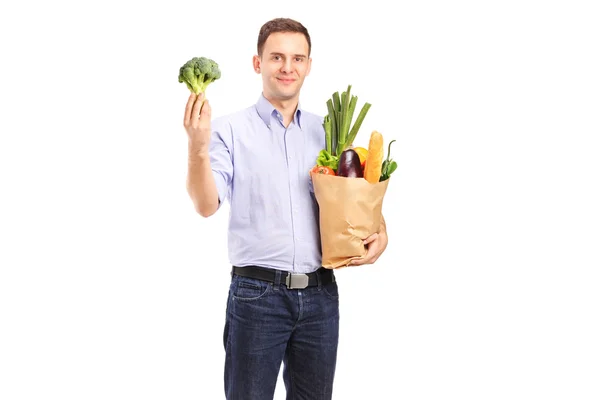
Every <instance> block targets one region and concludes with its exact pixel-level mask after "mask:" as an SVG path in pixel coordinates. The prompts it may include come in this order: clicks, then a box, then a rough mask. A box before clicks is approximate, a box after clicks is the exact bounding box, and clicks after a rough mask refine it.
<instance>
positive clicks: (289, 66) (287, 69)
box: [281, 58, 293, 72]
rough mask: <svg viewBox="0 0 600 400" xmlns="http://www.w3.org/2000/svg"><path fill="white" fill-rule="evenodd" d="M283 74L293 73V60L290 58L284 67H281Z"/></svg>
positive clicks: (284, 63)
mask: <svg viewBox="0 0 600 400" xmlns="http://www.w3.org/2000/svg"><path fill="white" fill-rule="evenodd" d="M281 68H282V71H283V72H291V71H292V68H293V67H292V60H291V59H290V58H288V59H287V60H285V61H284V62H283V66H282V67H281Z"/></svg>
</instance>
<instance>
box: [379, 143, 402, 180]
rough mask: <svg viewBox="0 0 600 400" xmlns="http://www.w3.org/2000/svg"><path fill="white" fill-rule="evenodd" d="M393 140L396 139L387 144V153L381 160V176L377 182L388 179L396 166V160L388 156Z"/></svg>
mask: <svg viewBox="0 0 600 400" xmlns="http://www.w3.org/2000/svg"><path fill="white" fill-rule="evenodd" d="M395 141H396V139H394V140H392V141H391V142H390V144H389V145H388V155H387V158H386V159H385V160H384V161H383V164H382V165H381V176H380V177H379V182H382V181H385V180H386V179H389V178H390V175H392V172H394V171H395V170H396V168H398V164H397V163H396V161H394V160H393V159H391V158H390V151H391V149H392V143H394V142H395Z"/></svg>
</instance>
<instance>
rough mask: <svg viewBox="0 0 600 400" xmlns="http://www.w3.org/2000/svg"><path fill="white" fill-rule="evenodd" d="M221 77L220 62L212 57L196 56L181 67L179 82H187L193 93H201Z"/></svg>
mask: <svg viewBox="0 0 600 400" xmlns="http://www.w3.org/2000/svg"><path fill="white" fill-rule="evenodd" d="M220 77H221V70H220V69H219V64H217V63H216V62H215V61H213V60H211V59H210V58H206V57H194V58H192V59H191V60H189V61H188V62H186V63H185V64H183V66H182V67H181V68H179V82H180V83H181V82H185V84H186V86H187V87H188V89H190V91H191V92H192V93H195V94H199V93H203V92H204V91H205V90H206V87H207V86H208V85H209V84H211V83H212V82H214V81H216V80H217V79H219V78H220Z"/></svg>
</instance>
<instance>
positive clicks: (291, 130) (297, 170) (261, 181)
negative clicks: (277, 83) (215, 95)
mask: <svg viewBox="0 0 600 400" xmlns="http://www.w3.org/2000/svg"><path fill="white" fill-rule="evenodd" d="M322 123H323V118H322V117H320V116H318V115H316V114H312V113H309V112H307V111H305V110H302V109H301V108H300V105H298V108H297V110H296V113H295V115H294V119H293V121H292V122H291V123H290V125H289V126H288V128H287V129H286V128H285V126H284V125H283V117H282V116H281V114H280V113H279V112H278V111H277V110H276V109H275V107H273V105H271V103H270V102H269V101H268V100H267V99H266V98H265V97H264V96H263V95H262V94H261V95H260V97H259V99H258V101H257V103H256V104H254V105H252V106H250V107H248V108H246V109H244V110H241V111H239V112H236V113H233V114H230V115H226V116H222V117H219V118H216V119H215V120H213V121H212V139H211V145H210V161H211V166H212V170H213V175H214V177H215V182H216V184H217V190H218V193H219V202H220V203H219V208H220V207H221V205H222V204H223V202H224V201H226V200H228V201H229V203H230V215H229V229H228V252H229V261H230V262H231V264H232V265H237V266H247V265H258V266H262V267H268V268H275V269H280V270H284V271H293V272H300V273H306V272H313V271H315V270H316V269H318V268H320V267H321V239H320V233H319V208H318V205H317V202H316V200H315V198H314V193H313V192H312V186H311V181H310V176H309V171H310V169H311V168H312V167H313V166H314V165H315V164H316V159H317V156H318V155H319V152H320V151H321V149H323V148H324V147H325V131H324V129H323V125H322Z"/></svg>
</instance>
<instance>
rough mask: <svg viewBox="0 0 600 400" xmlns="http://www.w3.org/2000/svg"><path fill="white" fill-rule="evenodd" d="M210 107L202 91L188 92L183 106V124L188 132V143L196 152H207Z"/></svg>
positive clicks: (209, 134) (209, 133) (209, 131)
mask: <svg viewBox="0 0 600 400" xmlns="http://www.w3.org/2000/svg"><path fill="white" fill-rule="evenodd" d="M210 119H211V109H210V104H208V100H204V93H200V94H199V95H196V94H194V93H192V94H190V98H189V99H188V102H187V105H186V107H185V116H184V117H183V126H184V127H185V131H186V132H187V134H188V138H189V142H190V145H191V146H193V147H194V149H195V150H196V152H198V153H204V154H208V148H209V144H210V137H211V129H210Z"/></svg>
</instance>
